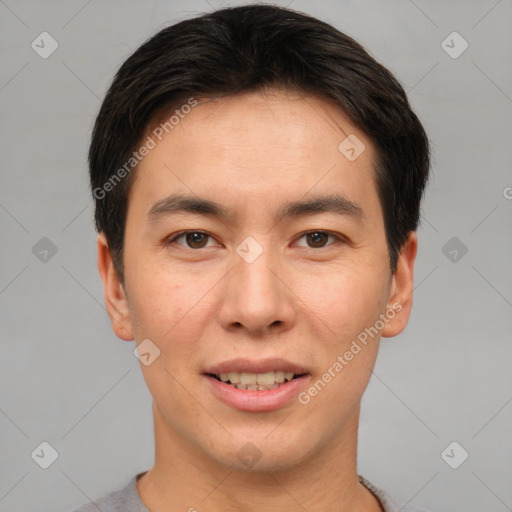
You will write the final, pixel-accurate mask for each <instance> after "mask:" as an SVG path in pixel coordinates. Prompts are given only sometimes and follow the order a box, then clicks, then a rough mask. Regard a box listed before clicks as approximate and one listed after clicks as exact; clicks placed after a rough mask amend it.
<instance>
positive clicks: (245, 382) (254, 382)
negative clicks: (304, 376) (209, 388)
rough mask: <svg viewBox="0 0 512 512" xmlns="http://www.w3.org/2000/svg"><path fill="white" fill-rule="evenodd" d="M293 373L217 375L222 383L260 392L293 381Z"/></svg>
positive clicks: (233, 373) (231, 373) (232, 373)
mask: <svg viewBox="0 0 512 512" xmlns="http://www.w3.org/2000/svg"><path fill="white" fill-rule="evenodd" d="M294 375H295V374H294V373H293V372H282V371H280V370H278V371H275V372H266V373H249V372H229V373H221V374H220V375H217V377H219V378H220V380H221V381H222V382H227V383H230V384H233V385H234V386H235V387H237V388H238V389H249V390H257V389H259V390H260V391H261V390H262V389H273V387H272V386H275V387H278V385H279V384H282V383H284V382H285V381H289V380H292V379H293V377H294Z"/></svg>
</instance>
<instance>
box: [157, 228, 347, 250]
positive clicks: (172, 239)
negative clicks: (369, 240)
mask: <svg viewBox="0 0 512 512" xmlns="http://www.w3.org/2000/svg"><path fill="white" fill-rule="evenodd" d="M189 233H199V234H201V235H205V236H207V237H209V238H214V237H213V236H212V235H210V234H209V233H206V232H204V231H198V230H194V229H189V230H184V231H179V232H178V233H175V234H174V235H172V236H171V237H170V238H167V239H166V240H165V246H166V247H167V246H169V245H171V244H172V243H174V242H175V241H176V240H177V239H178V238H181V237H182V236H183V235H187V234H189ZM311 233H322V234H326V235H327V236H332V237H333V238H335V239H336V241H335V242H334V243H332V244H329V245H326V246H324V247H306V249H311V250H320V249H327V248H328V247H331V246H332V245H335V244H337V243H346V240H345V239H344V238H343V237H342V236H340V235H338V234H336V233H333V232H331V231H325V230H321V229H313V230H310V231H305V232H304V233H302V234H300V235H299V236H298V239H300V238H302V237H304V236H306V235H308V234H311ZM183 248H184V249H190V250H191V251H200V250H201V249H206V247H201V248H200V249H194V248H192V247H183Z"/></svg>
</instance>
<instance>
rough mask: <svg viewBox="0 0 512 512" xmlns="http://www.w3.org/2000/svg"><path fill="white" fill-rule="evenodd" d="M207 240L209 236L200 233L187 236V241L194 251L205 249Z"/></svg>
mask: <svg viewBox="0 0 512 512" xmlns="http://www.w3.org/2000/svg"><path fill="white" fill-rule="evenodd" d="M207 238H208V235H205V234H204V233H199V232H194V233H187V234H186V235H185V240H186V241H187V244H189V246H190V247H191V248H192V249H202V248H203V247H205V245H206V242H207Z"/></svg>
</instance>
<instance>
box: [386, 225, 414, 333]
mask: <svg viewBox="0 0 512 512" xmlns="http://www.w3.org/2000/svg"><path fill="white" fill-rule="evenodd" d="M417 249H418V237H417V236H416V232H414V231H411V232H410V233H409V236H408V238H407V241H406V242H405V244H404V245H403V246H402V249H401V250H400V254H399V255H398V260H397V266H396V270H395V273H394V274H393V277H392V280H391V290H390V298H389V300H388V304H387V310H386V311H387V312H388V313H387V317H388V318H390V320H389V321H388V322H387V323H386V324H385V326H384V328H383V329H382V331H381V335H382V336H383V337H385V338H391V337H393V336H396V335H397V334H400V333H401V332H402V331H403V330H404V329H405V327H406V326H407V323H408V322H409V316H410V314H411V308H412V291H413V284H414V261H415V259H416V252H417ZM392 315H393V316H392Z"/></svg>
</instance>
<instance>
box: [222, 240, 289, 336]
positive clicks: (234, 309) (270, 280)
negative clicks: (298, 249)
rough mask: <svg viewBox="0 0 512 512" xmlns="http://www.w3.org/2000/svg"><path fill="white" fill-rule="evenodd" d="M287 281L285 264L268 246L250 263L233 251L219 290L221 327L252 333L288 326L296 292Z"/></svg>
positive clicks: (283, 329) (284, 328) (282, 329)
mask: <svg viewBox="0 0 512 512" xmlns="http://www.w3.org/2000/svg"><path fill="white" fill-rule="evenodd" d="M286 281H287V279H286V272H285V270H284V265H282V264H281V263H280V262H279V261H278V255H275V254H271V251H270V250H267V249H265V250H264V251H263V252H262V254H260V256H259V257H258V258H257V259H256V260H255V261H253V262H252V263H248V262H247V261H245V260H244V259H242V258H241V257H238V255H235V262H234V267H233V268H232V269H231V271H230V272H229V273H228V274H227V276H226V279H225V281H224V287H223V289H222V291H221V293H222V295H221V301H222V304H221V307H220V313H219V318H220V322H221V325H222V327H223V328H224V329H225V330H228V331H233V332H234V331H236V330H238V331H242V330H245V331H246V333H247V334H249V335H251V336H262V335H272V334H277V333H279V332H283V331H286V330H289V329H291V328H292V326H293V324H294V323H295V321H296V314H297V313H296V307H294V298H295V295H294V294H293V292H292V290H290V288H289V287H288V286H287V284H286Z"/></svg>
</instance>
